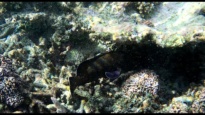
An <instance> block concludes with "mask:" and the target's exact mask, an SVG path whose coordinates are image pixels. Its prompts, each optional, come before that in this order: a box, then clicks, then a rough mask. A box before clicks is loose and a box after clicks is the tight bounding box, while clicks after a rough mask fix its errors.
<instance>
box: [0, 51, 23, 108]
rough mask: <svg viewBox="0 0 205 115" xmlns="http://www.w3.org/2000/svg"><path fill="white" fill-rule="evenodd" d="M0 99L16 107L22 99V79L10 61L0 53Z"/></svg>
mask: <svg viewBox="0 0 205 115" xmlns="http://www.w3.org/2000/svg"><path fill="white" fill-rule="evenodd" d="M0 59H1V65H0V79H1V81H0V95H1V96H0V99H1V102H3V103H6V104H7V105H9V106H12V107H17V106H19V105H20V104H21V103H22V102H23V101H24V97H23V96H22V95H23V92H22V91H23V89H22V88H23V86H24V85H23V81H22V80H21V78H20V76H19V75H18V74H17V73H16V72H15V70H14V68H13V66H12V61H11V60H10V59H8V58H6V57H3V56H2V55H0Z"/></svg>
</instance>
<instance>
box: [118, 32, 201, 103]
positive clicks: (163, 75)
mask: <svg viewBox="0 0 205 115" xmlns="http://www.w3.org/2000/svg"><path fill="white" fill-rule="evenodd" d="M204 49H205V41H202V40H198V41H193V42H188V43H185V44H184V45H183V46H181V47H164V48H162V47H160V46H158V45H157V44H156V43H155V42H154V41H152V36H151V35H148V36H146V37H145V39H144V40H143V41H142V42H141V43H134V42H130V43H127V44H123V45H121V46H120V47H119V48H118V50H117V52H121V53H124V54H125V57H124V60H123V61H122V62H121V68H122V70H123V71H124V72H125V73H126V72H127V71H130V70H133V71H136V72H138V71H140V70H143V69H150V70H154V72H155V73H156V74H157V75H159V87H165V86H166V85H168V84H174V83H176V82H181V83H179V85H181V86H178V87H179V88H176V89H174V88H173V87H172V88H173V89H170V91H171V90H177V94H178V95H182V94H183V93H185V92H186V91H187V90H188V87H189V86H190V83H193V82H194V83H200V82H201V80H202V79H203V77H204V76H203V74H204V73H203V72H205V67H204V65H205V64H204V63H205V51H204ZM118 81H119V82H118V84H119V85H120V84H121V82H122V81H124V80H118ZM162 82H163V83H162ZM164 85H165V86H164ZM173 96H174V95H171V94H170V95H169V96H167V98H168V100H170V99H172V97H173ZM175 96H176V95H175Z"/></svg>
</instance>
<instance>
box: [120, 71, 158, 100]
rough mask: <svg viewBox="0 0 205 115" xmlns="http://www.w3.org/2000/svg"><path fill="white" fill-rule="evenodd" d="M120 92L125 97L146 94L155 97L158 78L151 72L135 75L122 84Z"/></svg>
mask: <svg viewBox="0 0 205 115" xmlns="http://www.w3.org/2000/svg"><path fill="white" fill-rule="evenodd" d="M122 90H123V92H124V93H125V94H126V95H127V96H130V95H132V94H134V95H135V94H136V95H145V94H146V93H150V94H152V95H153V96H157V92H158V76H157V75H156V74H155V73H154V72H153V71H151V70H143V71H141V72H139V73H135V74H133V75H131V76H130V77H129V78H128V79H127V80H126V81H125V82H124V84H123V85H122Z"/></svg>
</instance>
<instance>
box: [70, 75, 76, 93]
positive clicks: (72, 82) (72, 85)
mask: <svg viewBox="0 0 205 115" xmlns="http://www.w3.org/2000/svg"><path fill="white" fill-rule="evenodd" d="M69 82H70V92H71V95H73V93H74V90H75V88H76V87H77V83H76V77H70V78H69Z"/></svg>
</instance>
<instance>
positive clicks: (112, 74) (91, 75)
mask: <svg viewBox="0 0 205 115" xmlns="http://www.w3.org/2000/svg"><path fill="white" fill-rule="evenodd" d="M123 58H124V54H123V53H120V52H115V51H112V52H108V53H104V54H101V55H98V56H96V57H94V58H92V59H89V60H86V61H84V62H82V63H81V64H80V65H79V66H78V69H77V76H75V77H70V78H69V81H70V90H71V94H73V92H74V89H75V88H76V87H77V86H79V85H83V84H85V83H88V82H90V81H96V82H97V81H98V78H100V77H108V78H110V79H114V78H117V77H119V75H120V71H119V70H116V67H121V66H122V65H121V64H122V61H123Z"/></svg>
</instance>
